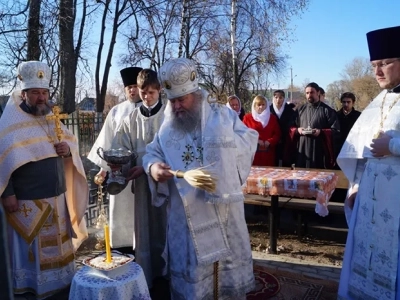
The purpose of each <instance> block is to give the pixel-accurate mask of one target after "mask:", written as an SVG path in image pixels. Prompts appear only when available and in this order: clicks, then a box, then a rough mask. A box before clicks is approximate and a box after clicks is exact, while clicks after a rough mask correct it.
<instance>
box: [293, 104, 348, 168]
mask: <svg viewBox="0 0 400 300" xmlns="http://www.w3.org/2000/svg"><path fill="white" fill-rule="evenodd" d="M296 127H297V128H299V127H303V128H308V127H310V128H313V129H321V133H320V134H319V135H318V136H317V137H315V136H313V135H301V136H299V139H298V143H297V158H296V166H297V167H300V168H317V169H326V168H333V164H334V163H335V159H336V157H337V154H338V152H339V140H338V139H339V138H340V124H339V121H338V118H337V114H336V111H335V110H333V109H332V108H331V107H329V106H328V105H326V104H325V103H323V102H321V101H319V102H318V103H313V104H311V103H306V104H304V105H302V106H301V107H300V108H299V109H298V111H297V116H296ZM328 160H331V161H330V163H328Z"/></svg>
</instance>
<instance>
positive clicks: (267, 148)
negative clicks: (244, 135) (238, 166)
mask: <svg viewBox="0 0 400 300" xmlns="http://www.w3.org/2000/svg"><path fill="white" fill-rule="evenodd" d="M243 123H244V124H245V125H246V126H247V127H249V128H252V129H254V130H256V131H257V132H258V134H259V137H258V147H257V152H256V155H255V157H254V161H253V166H274V165H275V148H276V145H277V144H278V142H279V140H280V138H281V130H280V128H279V123H278V119H277V117H276V116H274V115H272V114H271V112H270V110H269V107H268V101H267V99H266V98H265V97H264V96H261V95H258V96H256V97H255V98H254V100H253V103H252V105H251V113H248V114H246V115H245V116H244V118H243Z"/></svg>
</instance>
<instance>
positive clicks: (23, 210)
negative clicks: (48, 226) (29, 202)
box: [18, 203, 32, 218]
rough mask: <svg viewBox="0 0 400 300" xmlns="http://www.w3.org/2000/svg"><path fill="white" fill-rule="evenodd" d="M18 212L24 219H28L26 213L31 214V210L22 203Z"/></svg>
mask: <svg viewBox="0 0 400 300" xmlns="http://www.w3.org/2000/svg"><path fill="white" fill-rule="evenodd" d="M22 207H23V208H22ZM18 210H19V211H20V212H21V213H23V214H24V215H25V218H27V217H28V212H31V211H32V208H30V207H28V208H27V207H26V204H25V203H24V204H22V205H21V207H20V208H19V209H18Z"/></svg>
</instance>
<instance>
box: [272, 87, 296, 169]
mask: <svg viewBox="0 0 400 300" xmlns="http://www.w3.org/2000/svg"><path fill="white" fill-rule="evenodd" d="M270 111H271V114H273V115H275V116H276V117H277V119H278V122H279V128H280V129H281V139H280V141H279V143H278V145H277V146H276V158H275V159H276V161H275V165H276V166H283V167H290V165H291V163H290V160H288V159H286V158H285V157H284V155H283V153H284V150H285V144H286V140H287V139H288V138H289V129H290V127H291V126H294V124H295V120H296V112H295V111H294V110H293V108H292V107H290V105H289V104H287V103H286V101H285V92H284V91H283V90H276V91H275V92H274V98H273V99H272V104H271V105H270Z"/></svg>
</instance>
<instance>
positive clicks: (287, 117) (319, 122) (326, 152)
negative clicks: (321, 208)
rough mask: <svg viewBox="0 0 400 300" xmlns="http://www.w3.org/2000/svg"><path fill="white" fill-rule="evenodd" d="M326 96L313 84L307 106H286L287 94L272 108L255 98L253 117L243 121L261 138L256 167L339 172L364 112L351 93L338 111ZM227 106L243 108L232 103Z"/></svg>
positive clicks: (279, 96) (307, 93)
mask: <svg viewBox="0 0 400 300" xmlns="http://www.w3.org/2000/svg"><path fill="white" fill-rule="evenodd" d="M324 95H325V92H324V90H323V89H322V88H321V87H320V86H318V84H316V83H315V82H311V83H309V84H307V86H306V88H305V96H306V99H307V102H306V103H305V104H303V105H300V106H298V107H293V106H291V105H290V104H289V103H287V102H286V100H285V92H284V91H283V90H276V91H275V92H274V93H273V99H272V103H271V104H269V102H268V100H267V99H266V98H265V97H264V96H261V95H258V96H256V97H254V99H253V102H252V105H251V113H248V114H245V115H244V117H243V123H244V124H245V125H246V126H247V127H249V128H252V129H254V130H256V131H257V132H258V134H259V137H258V146H257V151H256V154H255V158H254V160H253V165H254V166H284V167H291V166H293V165H294V166H297V167H301V168H317V169H335V168H336V167H337V164H336V158H337V156H338V154H339V151H340V149H341V148H342V146H343V144H344V142H345V140H346V138H347V135H348V134H349V132H350V129H351V128H352V126H353V125H354V123H355V122H356V121H357V118H358V117H359V116H360V112H359V111H357V110H355V109H354V104H355V101H356V98H355V95H354V94H353V93H351V92H346V93H343V94H342V96H341V98H340V101H341V104H342V108H341V109H340V110H338V111H335V110H334V109H333V108H331V107H330V106H329V105H327V104H326V103H325V102H324V101H325V96H324ZM230 99H238V97H237V96H230V97H229V98H228V100H230ZM230 101H232V100H230ZM238 103H240V101H238ZM227 106H228V107H230V108H231V109H233V110H235V108H237V109H239V108H240V104H239V105H236V106H235V104H233V105H232V104H231V103H230V102H228V103H227ZM235 111H237V112H238V113H239V110H235ZM342 128H343V130H342Z"/></svg>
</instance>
